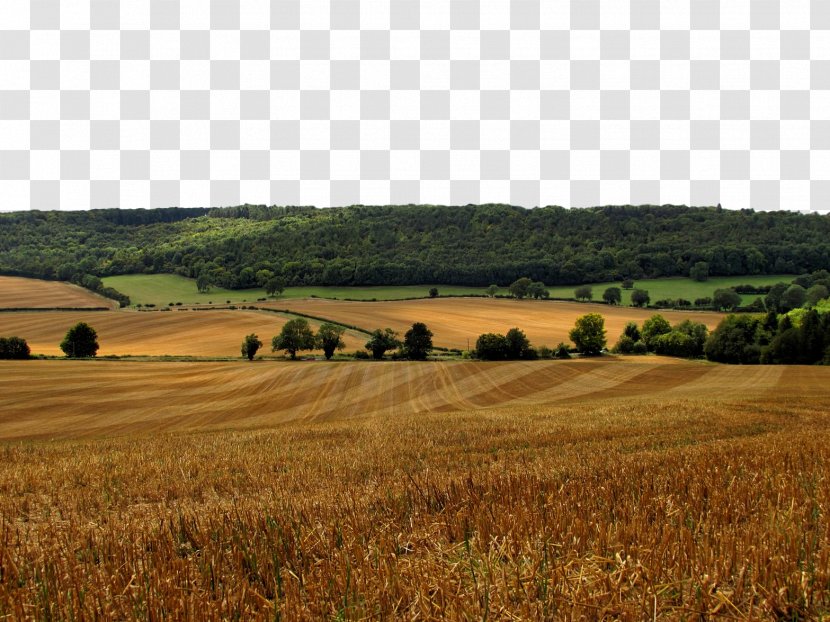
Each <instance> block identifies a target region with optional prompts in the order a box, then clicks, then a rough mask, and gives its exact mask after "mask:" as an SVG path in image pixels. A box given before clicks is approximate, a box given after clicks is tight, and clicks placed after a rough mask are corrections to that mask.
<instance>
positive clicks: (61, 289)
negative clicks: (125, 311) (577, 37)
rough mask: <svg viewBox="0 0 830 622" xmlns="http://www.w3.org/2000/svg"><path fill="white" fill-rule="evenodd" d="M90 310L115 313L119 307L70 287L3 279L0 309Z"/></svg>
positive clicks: (111, 302) (95, 295)
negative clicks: (110, 310) (99, 309)
mask: <svg viewBox="0 0 830 622" xmlns="http://www.w3.org/2000/svg"><path fill="white" fill-rule="evenodd" d="M87 307H106V308H108V309H116V308H117V307H118V303H117V302H115V301H114V300H110V299H109V298H104V297H103V296H99V295H98V294H93V293H92V292H91V291H89V290H87V289H84V288H83V287H80V286H78V285H72V284H71V283H64V282H62V281H41V280H38V279H24V278H21V277H16V276H0V309H10V308H17V309H59V308H66V309H82V308H87Z"/></svg>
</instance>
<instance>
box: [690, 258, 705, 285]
mask: <svg viewBox="0 0 830 622" xmlns="http://www.w3.org/2000/svg"><path fill="white" fill-rule="evenodd" d="M689 277H690V278H691V279H692V280H695V281H700V282H701V283H702V282H703V281H708V280H709V264H708V263H706V262H705V261H698V262H697V263H696V264H695V265H693V266H692V267H691V268H689Z"/></svg>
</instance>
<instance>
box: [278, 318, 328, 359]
mask: <svg viewBox="0 0 830 622" xmlns="http://www.w3.org/2000/svg"><path fill="white" fill-rule="evenodd" d="M316 345H317V340H316V339H315V338H314V332H313V331H312V330H311V327H310V326H309V325H308V320H305V319H303V318H301V317H298V318H295V319H293V320H288V321H287V322H286V323H285V325H284V326H283V327H282V330H281V331H280V334H279V335H276V336H275V337H274V338H273V339H271V350H272V351H273V352H276V351H277V350H285V351H286V352H288V354H290V355H291V359H292V360H294V359H296V358H297V352H299V351H300V350H313V349H314V348H315V347H316Z"/></svg>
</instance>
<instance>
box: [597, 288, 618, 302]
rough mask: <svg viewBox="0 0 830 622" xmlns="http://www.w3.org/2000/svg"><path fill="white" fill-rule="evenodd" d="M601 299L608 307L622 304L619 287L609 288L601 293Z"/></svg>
mask: <svg viewBox="0 0 830 622" xmlns="http://www.w3.org/2000/svg"><path fill="white" fill-rule="evenodd" d="M602 299H603V300H604V301H605V302H607V303H608V304H609V305H618V304H620V303H621V302H622V290H620V288H619V287H609V288H608V289H606V290H605V291H604V292H602Z"/></svg>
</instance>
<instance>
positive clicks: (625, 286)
mask: <svg viewBox="0 0 830 622" xmlns="http://www.w3.org/2000/svg"><path fill="white" fill-rule="evenodd" d="M632 287H634V280H633V279H623V281H622V288H623V289H631V288H632Z"/></svg>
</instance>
